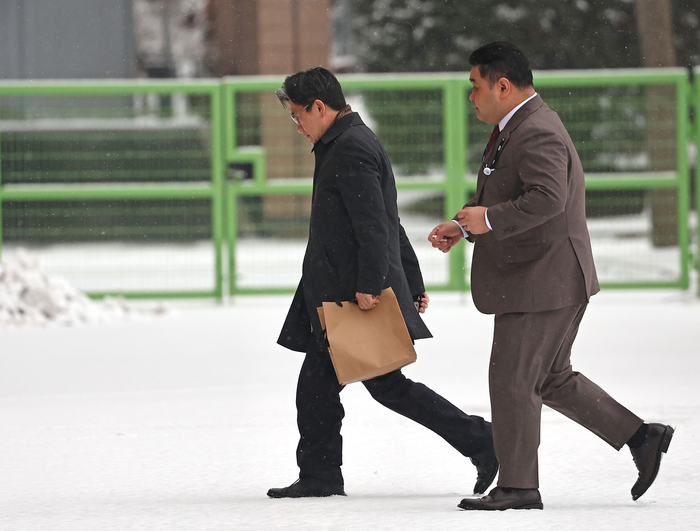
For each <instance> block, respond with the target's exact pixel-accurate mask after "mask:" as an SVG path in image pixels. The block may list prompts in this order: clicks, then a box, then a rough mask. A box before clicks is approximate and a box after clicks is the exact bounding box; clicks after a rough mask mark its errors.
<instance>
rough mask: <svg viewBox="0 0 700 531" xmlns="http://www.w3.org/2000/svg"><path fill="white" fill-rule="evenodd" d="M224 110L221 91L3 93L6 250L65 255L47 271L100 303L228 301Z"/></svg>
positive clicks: (112, 87)
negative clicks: (194, 248) (120, 298)
mask: <svg viewBox="0 0 700 531" xmlns="http://www.w3.org/2000/svg"><path fill="white" fill-rule="evenodd" d="M220 104H221V103H220V84H219V83H218V82H217V81H194V82H188V83H178V82H168V81H162V82H154V81H115V80H110V81H108V82H99V81H86V82H66V81H58V82H9V83H8V82H3V83H0V145H1V146H2V149H1V150H0V160H1V162H2V166H1V168H2V170H1V173H0V206H1V207H2V209H0V212H2V213H3V214H4V216H2V218H0V219H2V220H3V223H2V226H0V229H4V230H3V231H2V232H0V243H4V244H5V247H7V246H8V245H10V246H13V247H14V246H30V247H32V248H36V246H37V245H43V246H52V244H56V243H60V244H62V245H64V246H65V247H68V249H67V250H66V249H63V252H54V253H48V254H47V255H46V256H45V257H44V258H45V261H47V262H49V264H48V266H49V269H54V270H58V271H60V272H61V273H63V274H64V275H66V276H68V277H69V278H70V279H71V280H74V281H75V282H76V283H77V284H78V285H79V286H81V287H85V288H86V289H87V290H88V291H89V292H90V293H91V295H94V296H102V295H108V294H119V295H124V296H138V297H186V296H192V297H202V296H214V297H221V296H222V294H223V261H222V235H223V232H222V220H223V197H222V184H221V183H222V181H221V178H222V175H223V172H222V171H221V160H222V157H221V154H220V152H219V150H220V149H221V140H220V137H219V135H220V130H221V127H220V120H221V117H222V112H221V108H220ZM187 147H189V148H190V149H189V150H188V149H186V148H187ZM195 240H196V241H198V242H199V245H200V247H202V246H204V247H206V249H207V250H206V251H205V252H206V254H208V257H206V258H205V259H202V258H201V256H199V255H201V254H202V253H201V252H199V253H196V254H197V256H190V257H188V254H190V255H192V253H190V252H189V251H188V250H187V249H186V248H185V247H187V246H188V245H185V244H189V243H191V242H192V241H195ZM124 242H127V245H124ZM183 242H184V243H185V244H183ZM202 242H208V244H207V243H204V245H203V244H202ZM144 244H148V246H146V245H144ZM193 269H195V270H196V269H199V271H198V275H197V276H198V278H199V279H198V281H197V282H191V281H190V280H189V279H190V277H192V276H193V275H192V270H193Z"/></svg>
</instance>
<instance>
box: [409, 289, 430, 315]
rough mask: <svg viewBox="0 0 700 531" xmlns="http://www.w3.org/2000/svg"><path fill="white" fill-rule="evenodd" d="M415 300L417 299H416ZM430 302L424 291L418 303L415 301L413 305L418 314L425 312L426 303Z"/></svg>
mask: <svg viewBox="0 0 700 531" xmlns="http://www.w3.org/2000/svg"><path fill="white" fill-rule="evenodd" d="M416 299H417V297H416ZM429 302H430V297H428V294H427V293H426V292H425V291H424V292H423V296H422V297H421V299H420V302H418V300H416V301H415V302H414V303H413V304H415V306H416V310H418V311H419V312H420V313H425V310H427V309H428V303H429Z"/></svg>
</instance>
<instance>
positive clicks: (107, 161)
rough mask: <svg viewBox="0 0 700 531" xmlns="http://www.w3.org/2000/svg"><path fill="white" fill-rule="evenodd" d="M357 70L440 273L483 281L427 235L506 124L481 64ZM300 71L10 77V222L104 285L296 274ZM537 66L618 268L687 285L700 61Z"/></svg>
mask: <svg viewBox="0 0 700 531" xmlns="http://www.w3.org/2000/svg"><path fill="white" fill-rule="evenodd" d="M340 80H341V83H342V85H343V88H344V90H345V92H346V95H347V97H348V101H349V103H350V104H351V105H352V106H353V109H354V110H357V111H359V112H360V115H361V116H362V117H363V119H364V120H365V122H366V123H367V124H368V125H369V126H370V127H372V129H373V130H374V131H375V133H376V134H377V136H378V137H379V138H380V140H381V141H382V142H383V144H384V145H385V147H386V149H387V152H388V153H389V156H390V158H391V160H392V164H393V166H394V170H395V173H396V176H397V188H398V190H399V209H400V215H401V220H402V224H403V225H404V227H405V228H406V230H407V233H408V235H409V237H410V238H411V241H412V242H413V244H414V247H415V249H416V252H417V254H418V256H419V259H420V261H421V265H422V268H423V271H424V275H425V279H426V283H427V284H428V286H429V288H430V289H431V290H435V289H440V290H466V289H468V288H469V284H468V282H469V271H468V264H469V263H470V256H469V253H470V252H471V246H469V245H464V246H461V247H460V248H459V249H460V251H458V252H455V251H453V252H451V253H448V254H446V255H443V254H442V253H439V252H437V251H435V250H434V249H432V247H430V245H429V243H428V242H427V234H428V232H429V231H430V229H432V227H434V226H435V225H436V224H437V223H439V222H441V221H443V220H444V219H447V218H449V217H451V216H452V215H453V214H454V213H455V212H456V211H457V210H459V209H460V208H461V207H462V205H463V204H464V203H465V202H466V200H467V199H468V197H469V195H470V194H472V193H474V190H475V185H476V181H475V179H476V173H477V170H478V165H479V163H480V155H481V151H482V149H483V144H484V142H485V139H486V138H488V135H489V127H490V126H487V125H485V124H482V123H481V122H479V121H477V120H476V118H475V116H474V112H473V109H472V107H471V103H470V102H469V101H468V95H469V89H470V83H469V80H468V75H467V74H420V75H419V74H415V75H346V76H342V77H341V78H340ZM281 82H282V78H281V77H250V78H243V77H236V78H226V79H224V80H220V81H202V82H196V83H186V84H182V83H173V82H166V81H161V82H153V81H151V82H145V81H144V82H141V83H138V82H132V83H104V84H102V83H92V82H91V83H63V82H62V83H60V84H58V85H56V84H50V83H44V84H41V83H22V84H18V83H14V84H12V83H10V84H8V83H4V84H3V83H0V142H1V146H2V149H1V150H0V157H1V158H2V160H1V166H0V171H1V172H2V173H1V174H0V199H1V203H0V205H2V220H3V224H2V228H3V233H2V239H1V240H0V242H2V243H3V244H4V246H5V249H6V250H7V249H11V248H13V247H18V246H29V247H31V248H32V249H35V250H37V252H39V251H40V252H41V253H42V257H45V261H46V262H47V263H48V265H50V266H55V268H56V269H57V270H59V272H62V273H64V274H65V275H66V276H68V277H69V278H70V279H71V280H73V281H74V282H75V283H76V284H77V285H78V286H79V287H81V288H82V289H85V290H86V291H89V292H91V293H93V294H105V293H125V294H127V295H133V296H164V295H168V296H186V295H195V296H196V295H213V296H222V295H223V293H224V286H226V284H227V285H228V289H227V290H226V292H227V293H230V294H239V293H276V292H288V291H290V290H292V289H293V288H294V287H295V286H296V283H297V282H298V279H299V276H300V270H301V260H302V256H303V253H304V249H305V244H306V237H307V230H308V229H307V224H308V213H309V208H310V193H311V176H312V173H313V155H312V154H311V153H310V151H311V145H310V144H308V142H307V141H306V140H305V139H304V138H303V137H301V136H300V135H298V134H297V133H296V128H295V125H294V123H293V122H292V121H291V120H290V118H289V111H288V110H286V109H284V108H283V107H282V106H281V105H280V104H279V102H278V101H277V99H276V98H275V96H274V94H273V92H274V90H275V89H277V88H278V87H279V86H280V85H281ZM535 86H536V89H537V90H538V91H539V92H540V94H541V95H542V96H543V98H544V100H545V101H546V102H547V103H548V104H549V106H550V107H552V108H553V109H554V110H556V111H557V112H558V113H559V114H560V116H561V117H562V120H563V121H564V124H565V125H566V126H567V129H568V130H569V132H570V134H571V136H572V139H573V140H574V143H575V144H576V146H577V149H578V151H579V154H580V156H581V159H582V162H583V165H584V169H585V171H586V178H587V212H588V221H589V228H590V231H591V238H592V243H593V252H594V255H595V259H596V264H597V267H598V271H599V276H600V278H601V282H602V284H603V285H606V286H612V287H681V288H686V287H687V286H688V284H689V265H690V262H691V252H690V229H689V213H690V185H689V168H688V153H687V149H686V147H687V140H688V138H689V136H690V134H691V129H690V122H689V118H688V110H689V106H690V101H691V84H690V80H689V77H688V75H687V72H686V71H683V70H680V69H664V70H634V71H595V72H592V71H579V72H548V73H544V72H536V73H535ZM692 97H693V99H694V100H695V101H696V102H697V101H698V100H700V91H698V89H697V87H695V90H693V92H692ZM56 101H60V102H61V104H60V105H57V104H56V103H55V102H56ZM695 131H698V129H697V127H696V129H695ZM696 134H697V133H696ZM696 266H697V267H699V268H700V265H699V264H697V261H696ZM93 277H94V278H93ZM98 277H101V278H102V280H100V281H99V282H98V280H99V278H98ZM105 279H106V280H105ZM100 282H102V283H100Z"/></svg>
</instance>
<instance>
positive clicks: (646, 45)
mask: <svg viewBox="0 0 700 531" xmlns="http://www.w3.org/2000/svg"><path fill="white" fill-rule="evenodd" d="M635 10H636V17H637V31H638V34H639V43H640V48H641V54H642V66H645V67H653V68H654V67H670V66H676V50H675V48H674V45H673V29H672V24H671V0H635ZM675 97H676V95H675V87H673V86H649V87H647V90H646V100H647V107H646V109H647V151H648V153H649V159H650V169H651V170H652V171H665V170H673V169H675V168H676V149H678V148H679V147H682V146H676V142H669V141H668V139H675V138H676V116H675V112H676V108H675V105H674V103H675ZM669 102H671V104H670V105H669ZM677 205H678V197H677V191H676V190H675V189H658V190H652V192H651V212H652V242H653V243H654V245H655V246H657V247H666V246H673V245H678V208H677Z"/></svg>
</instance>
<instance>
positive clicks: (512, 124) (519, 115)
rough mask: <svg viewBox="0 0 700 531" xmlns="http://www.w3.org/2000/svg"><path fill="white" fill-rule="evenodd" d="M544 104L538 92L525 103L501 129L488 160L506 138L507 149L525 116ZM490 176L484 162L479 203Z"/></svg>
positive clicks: (481, 171) (479, 182) (477, 194)
mask: <svg viewBox="0 0 700 531" xmlns="http://www.w3.org/2000/svg"><path fill="white" fill-rule="evenodd" d="M543 105H544V101H542V98H541V97H540V95H539V94H538V95H537V96H535V97H534V98H532V99H531V100H530V101H528V102H527V103H526V104H525V105H523V106H522V107H520V109H518V111H517V112H516V113H515V114H514V115H513V116H512V117H511V119H510V120H508V123H507V124H506V126H505V128H504V129H503V131H501V134H500V135H498V138H497V139H496V142H495V143H494V145H493V147H492V148H491V152H490V153H487V158H486V161H487V162H490V161H492V160H493V153H494V150H496V149H498V146H499V145H500V144H501V142H503V139H505V142H503V148H502V149H505V147H506V145H507V144H508V141H509V140H510V135H511V133H512V132H513V131H515V130H516V129H517V128H518V126H519V125H520V124H521V123H523V121H524V120H525V118H527V117H528V116H530V115H531V114H532V113H534V112H535V111H537V110H538V109H539V108H540V107H542V106H543ZM496 173H498V172H492V173H491V175H495V174H496ZM488 178H489V175H486V174H485V173H484V166H483V164H482V165H481V167H480V168H479V174H478V175H477V179H476V197H477V204H481V197H482V195H483V193H484V185H485V184H486V180H487V179H488Z"/></svg>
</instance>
